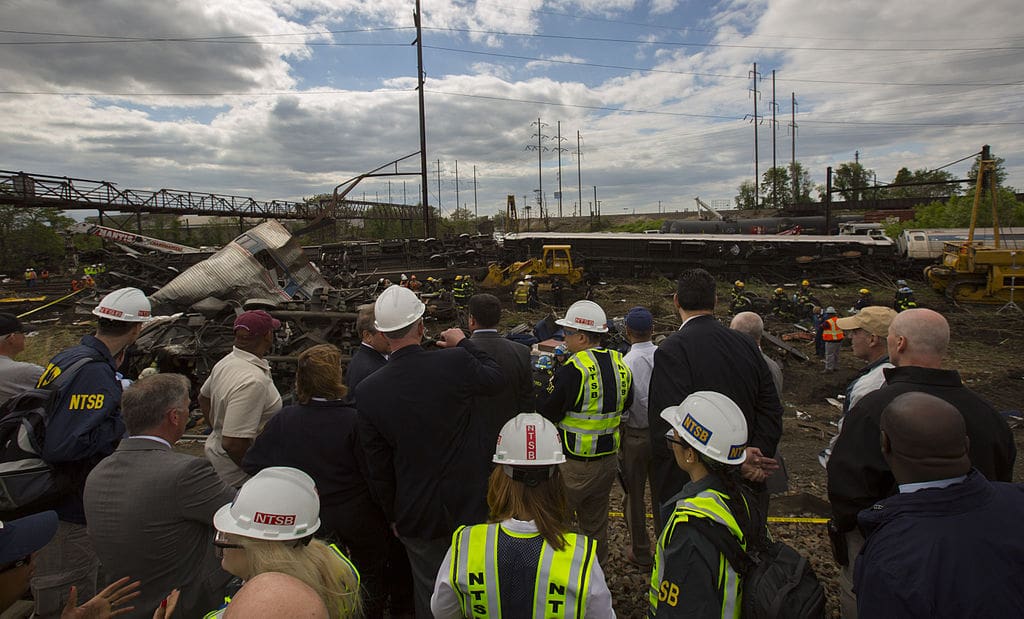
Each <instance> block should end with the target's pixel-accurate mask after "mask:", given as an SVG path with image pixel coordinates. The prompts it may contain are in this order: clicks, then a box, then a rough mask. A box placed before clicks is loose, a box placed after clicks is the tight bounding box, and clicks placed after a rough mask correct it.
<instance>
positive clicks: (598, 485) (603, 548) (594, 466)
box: [559, 454, 618, 566]
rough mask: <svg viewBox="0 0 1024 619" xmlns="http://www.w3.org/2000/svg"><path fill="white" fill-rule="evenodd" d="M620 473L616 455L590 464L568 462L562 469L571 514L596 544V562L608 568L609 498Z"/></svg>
mask: <svg viewBox="0 0 1024 619" xmlns="http://www.w3.org/2000/svg"><path fill="white" fill-rule="evenodd" d="M617 470H618V459H617V458H616V457H615V455H614V454H612V455H609V456H604V457H603V458H593V459H590V460H566V461H565V462H564V463H562V464H560V465H559V471H560V472H561V474H562V480H563V481H564V482H565V498H566V502H567V503H568V504H569V512H570V513H575V515H576V523H577V525H578V529H579V532H580V533H582V534H584V535H586V536H587V537H589V538H591V539H593V540H594V541H596V542H597V560H598V562H599V563H600V564H601V565H602V566H605V565H607V564H608V497H609V495H610V494H611V491H612V483H614V481H615V473H616V471H617Z"/></svg>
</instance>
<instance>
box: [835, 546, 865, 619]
mask: <svg viewBox="0 0 1024 619" xmlns="http://www.w3.org/2000/svg"><path fill="white" fill-rule="evenodd" d="M845 535H846V565H845V566H844V567H841V568H840V569H839V610H840V613H841V615H842V617H843V619H857V596H856V595H854V594H853V567H854V565H856V563H857V555H859V554H860V549H861V548H862V547H863V546H864V536H863V535H861V534H860V531H859V530H858V529H854V530H852V531H847V532H846V534H845Z"/></svg>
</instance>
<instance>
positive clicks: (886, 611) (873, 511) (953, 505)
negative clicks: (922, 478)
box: [854, 470, 1024, 619]
mask: <svg viewBox="0 0 1024 619" xmlns="http://www.w3.org/2000/svg"><path fill="white" fill-rule="evenodd" d="M857 519H858V521H859V523H860V526H861V529H863V530H864V532H865V534H866V536H867V542H866V543H865V545H864V548H863V549H862V550H861V554H860V556H859V557H857V566H856V568H855V572H854V591H855V592H856V593H857V610H858V614H859V615H860V616H861V617H901V618H904V619H906V618H914V617H921V618H925V617H937V618H942V617H950V618H951V619H952V618H954V617H955V618H957V619H959V618H963V617H1024V585H1022V583H1024V534H1022V533H1021V522H1024V485H1021V484H1007V483H1000V482H990V481H988V480H987V479H985V476H984V475H982V474H981V473H979V472H978V471H977V470H973V471H971V473H970V474H969V475H968V476H967V479H966V480H965V481H964V482H962V483H959V484H954V485H952V486H948V487H946V488H928V489H925V490H918V491H917V492H913V493H909V494H898V495H895V496H892V497H889V498H888V499H885V500H883V501H879V502H878V503H876V504H875V505H873V506H872V507H871V508H870V509H865V510H864V511H862V512H860V514H858V516H857Z"/></svg>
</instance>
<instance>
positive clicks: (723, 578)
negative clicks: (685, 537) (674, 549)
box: [648, 488, 747, 619]
mask: <svg viewBox="0 0 1024 619" xmlns="http://www.w3.org/2000/svg"><path fill="white" fill-rule="evenodd" d="M727 498H728V495H725V494H722V493H721V492H718V491H717V490H712V489H710V488H709V489H707V490H704V491H702V492H700V493H698V494H697V495H695V496H692V497H689V498H686V499H682V500H680V501H679V502H678V503H676V509H675V511H674V512H672V516H671V518H670V519H669V521H668V523H667V524H666V525H665V528H664V529H662V531H661V536H660V537H659V538H658V547H657V549H656V550H655V553H654V570H653V571H652V572H651V588H650V591H649V594H648V599H649V601H650V605H651V610H650V613H649V616H652V617H653V616H654V615H655V614H656V612H657V610H658V604H667V605H669V606H675V605H676V604H677V603H678V601H679V600H680V599H681V598H682V597H683V596H685V595H686V594H687V593H686V592H685V591H680V589H679V583H681V582H684V581H685V578H683V575H681V574H665V573H664V569H665V566H664V564H663V562H662V555H663V554H664V552H665V548H666V547H668V546H669V545H670V544H671V543H672V536H673V534H674V533H675V528H676V527H677V526H679V525H681V524H683V523H686V522H687V521H689V520H690V519H691V518H707V519H709V520H713V521H714V522H716V523H718V524H721V525H724V526H726V527H728V528H729V530H730V531H732V534H733V535H735V536H736V539H737V540H738V541H739V543H740V547H741V548H743V549H744V550H746V549H747V540H746V539H745V538H744V536H743V531H741V530H740V526H739V524H738V523H737V522H736V518H735V517H733V515H732V511H730V510H729V506H728V504H727V503H726V500H727ZM744 501H746V499H744ZM694 569H697V568H694ZM716 573H717V577H718V578H717V589H718V593H719V594H720V595H721V596H722V597H721V599H722V614H721V616H722V617H723V619H727V618H732V619H739V617H740V610H741V606H742V601H743V599H742V598H743V589H742V587H741V586H740V585H741V582H740V576H739V574H737V573H736V570H734V569H733V568H732V565H730V564H729V561H728V560H727V559H726V558H725V556H724V555H722V554H721V553H719V555H718V568H717V572H716Z"/></svg>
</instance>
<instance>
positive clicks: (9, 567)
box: [0, 554, 32, 574]
mask: <svg viewBox="0 0 1024 619" xmlns="http://www.w3.org/2000/svg"><path fill="white" fill-rule="evenodd" d="M31 562H32V555H31V554H27V555H25V556H24V557H22V558H20V559H18V560H17V561H15V562H14V563H8V564H7V565H5V566H4V567H2V568H0V574H2V573H4V572H9V571H11V570H16V569H18V568H19V567H25V566H26V565H28V564H29V563H31Z"/></svg>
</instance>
